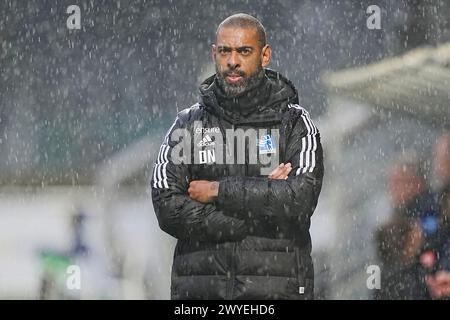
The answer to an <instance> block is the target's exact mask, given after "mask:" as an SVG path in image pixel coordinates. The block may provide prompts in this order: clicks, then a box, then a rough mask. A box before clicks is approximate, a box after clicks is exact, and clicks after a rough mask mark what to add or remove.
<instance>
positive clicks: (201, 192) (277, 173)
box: [188, 163, 292, 203]
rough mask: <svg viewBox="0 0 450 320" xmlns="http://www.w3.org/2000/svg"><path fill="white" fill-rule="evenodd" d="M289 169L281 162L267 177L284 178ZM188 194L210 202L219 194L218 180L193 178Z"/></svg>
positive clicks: (193, 197) (289, 166)
mask: <svg viewBox="0 0 450 320" xmlns="http://www.w3.org/2000/svg"><path fill="white" fill-rule="evenodd" d="M291 170H292V166H291V164H290V163H287V164H284V163H282V164H280V165H279V166H278V167H276V168H275V169H274V170H273V171H272V172H271V173H270V174H269V179H281V180H286V179H287V178H288V175H289V172H291ZM188 194H189V196H190V197H191V198H192V199H193V200H195V201H198V202H201V203H211V202H213V201H214V200H215V199H216V198H217V196H218V194H219V182H217V181H207V180H193V181H191V182H190V183H189V188H188Z"/></svg>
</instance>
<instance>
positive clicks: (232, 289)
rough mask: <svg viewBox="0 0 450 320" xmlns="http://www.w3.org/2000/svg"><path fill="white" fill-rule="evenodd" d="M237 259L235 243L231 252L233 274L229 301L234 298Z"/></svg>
mask: <svg viewBox="0 0 450 320" xmlns="http://www.w3.org/2000/svg"><path fill="white" fill-rule="evenodd" d="M235 258H236V242H233V248H232V250H231V259H230V262H231V272H230V294H229V297H228V298H229V300H233V296H234V277H235V276H236V269H235Z"/></svg>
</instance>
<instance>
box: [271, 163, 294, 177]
mask: <svg viewBox="0 0 450 320" xmlns="http://www.w3.org/2000/svg"><path fill="white" fill-rule="evenodd" d="M291 170H292V165H291V164H290V163H289V162H288V163H287V164H284V163H281V164H280V165H278V167H276V168H275V169H274V170H273V171H272V172H271V173H270V174H269V177H268V178H269V179H281V180H286V179H287V178H288V175H289V172H291Z"/></svg>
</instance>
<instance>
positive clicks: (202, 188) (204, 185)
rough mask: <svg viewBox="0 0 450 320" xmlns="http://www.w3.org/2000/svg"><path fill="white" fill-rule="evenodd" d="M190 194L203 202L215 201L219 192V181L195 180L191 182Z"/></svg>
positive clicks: (194, 198)
mask: <svg viewBox="0 0 450 320" xmlns="http://www.w3.org/2000/svg"><path fill="white" fill-rule="evenodd" d="M188 193H189V196H190V197H191V198H192V199H193V200H196V201H198V202H201V203H210V202H213V201H214V200H215V199H216V198H217V196H218V194H219V182H217V181H207V180H194V181H191V182H190V183H189V188H188Z"/></svg>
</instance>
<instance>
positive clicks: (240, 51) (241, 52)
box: [239, 49, 252, 56]
mask: <svg viewBox="0 0 450 320" xmlns="http://www.w3.org/2000/svg"><path fill="white" fill-rule="evenodd" d="M251 52H252V50H250V49H241V50H239V53H240V54H242V55H243V56H247V55H249V54H250V53H251Z"/></svg>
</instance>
